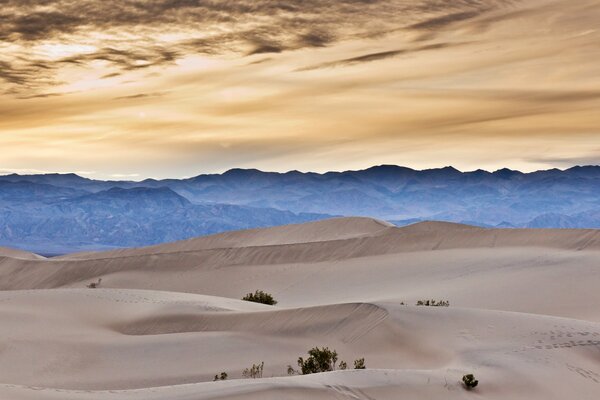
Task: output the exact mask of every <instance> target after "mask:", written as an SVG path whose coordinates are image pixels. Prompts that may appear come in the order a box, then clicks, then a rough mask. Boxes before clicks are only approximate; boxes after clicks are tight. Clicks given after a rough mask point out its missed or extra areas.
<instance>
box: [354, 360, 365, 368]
mask: <svg viewBox="0 0 600 400" xmlns="http://www.w3.org/2000/svg"><path fill="white" fill-rule="evenodd" d="M365 368H367V367H366V366H365V359H364V358H359V359H358V360H354V369H365Z"/></svg>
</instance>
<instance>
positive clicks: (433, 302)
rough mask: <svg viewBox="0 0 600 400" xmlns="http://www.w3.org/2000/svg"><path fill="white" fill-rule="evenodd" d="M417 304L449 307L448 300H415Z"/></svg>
mask: <svg viewBox="0 0 600 400" xmlns="http://www.w3.org/2000/svg"><path fill="white" fill-rule="evenodd" d="M417 305H418V306H429V307H450V302H449V301H448V300H438V301H436V300H419V301H417Z"/></svg>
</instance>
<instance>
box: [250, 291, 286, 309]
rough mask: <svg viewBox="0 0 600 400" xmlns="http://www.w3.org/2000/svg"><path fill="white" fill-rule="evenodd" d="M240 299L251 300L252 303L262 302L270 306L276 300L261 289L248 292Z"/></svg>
mask: <svg viewBox="0 0 600 400" xmlns="http://www.w3.org/2000/svg"><path fill="white" fill-rule="evenodd" d="M242 300H246V301H251V302H253V303H262V304H267V305H270V306H274V305H275V304H277V301H276V300H275V299H274V298H273V296H272V295H270V294H269V293H266V292H263V291H262V290H257V291H256V292H254V293H248V294H247V295H245V296H244V297H242Z"/></svg>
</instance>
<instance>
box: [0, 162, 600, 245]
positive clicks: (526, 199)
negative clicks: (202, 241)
mask: <svg viewBox="0 0 600 400" xmlns="http://www.w3.org/2000/svg"><path fill="white" fill-rule="evenodd" d="M598 210H600V167H597V166H589V167H574V168H570V169H567V170H564V171H562V170H558V169H551V170H546V171H537V172H532V173H523V172H520V171H514V170H510V169H501V170H498V171H495V172H488V171H483V170H477V171H472V172H460V171H458V170H457V169H455V168H452V167H446V168H439V169H430V170H424V171H417V170H413V169H410V168H405V167H399V166H393V165H382V166H377V167H372V168H369V169H366V170H361V171H345V172H328V173H324V174H317V173H302V172H298V171H291V172H287V173H273V172H262V171H259V170H256V169H247V170H245V169H232V170H230V171H227V172H225V173H223V174H210V175H199V176H196V177H193V178H189V179H179V180H178V179H166V180H154V179H147V180H145V181H142V182H133V181H118V182H117V181H100V180H92V179H87V178H83V177H80V176H78V175H75V174H64V175H60V174H48V175H23V176H21V175H16V174H12V175H7V176H0V224H1V225H0V244H3V245H10V246H16V247H25V248H31V246H30V244H35V245H36V246H39V245H44V246H46V245H48V244H49V243H54V244H56V245H60V246H61V248H66V249H71V248H78V249H79V248H103V246H138V245H145V244H151V243H158V242H162V241H170V240H177V239H183V238H187V237H191V236H197V235H201V234H207V233H214V232H220V231H225V230H230V229H241V228H250V227H263V226H271V225H280V224H286V223H292V222H303V221H308V220H314V219H319V218H325V217H327V216H329V215H346V216H370V217H376V218H381V219H386V220H389V221H394V222H395V223H397V224H399V225H405V224H407V223H412V222H416V221H423V220H431V219H434V220H444V221H452V222H461V223H469V224H474V225H479V226H484V227H507V228H510V227H539V228H570V227H577V228H599V227H600V211H598Z"/></svg>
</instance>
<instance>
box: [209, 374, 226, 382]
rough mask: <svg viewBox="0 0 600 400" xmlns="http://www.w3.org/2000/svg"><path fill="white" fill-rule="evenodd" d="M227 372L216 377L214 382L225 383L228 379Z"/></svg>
mask: <svg viewBox="0 0 600 400" xmlns="http://www.w3.org/2000/svg"><path fill="white" fill-rule="evenodd" d="M227 376H228V375H227V372H221V374H219V375H215V379H213V381H224V380H226V379H227Z"/></svg>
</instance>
